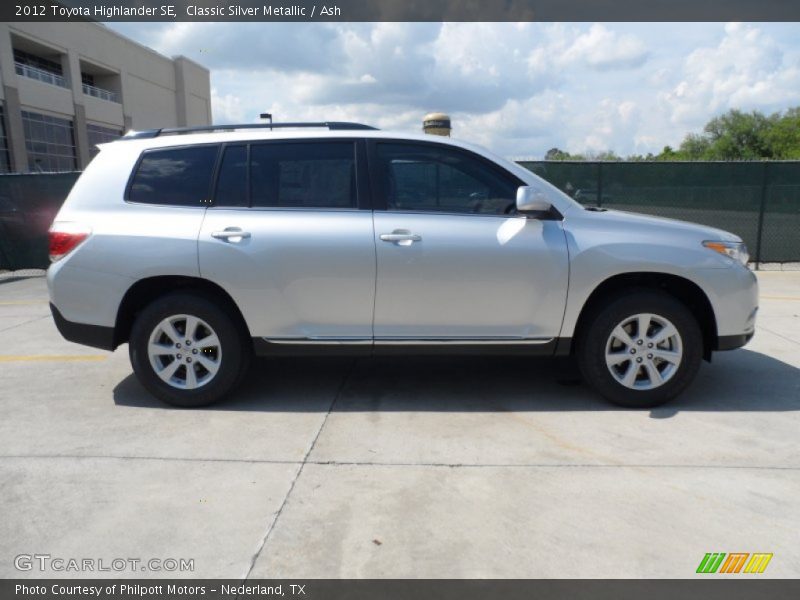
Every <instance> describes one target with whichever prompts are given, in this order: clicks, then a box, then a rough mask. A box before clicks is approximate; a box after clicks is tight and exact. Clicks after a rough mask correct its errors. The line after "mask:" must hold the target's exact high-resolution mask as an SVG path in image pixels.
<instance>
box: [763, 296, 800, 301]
mask: <svg viewBox="0 0 800 600" xmlns="http://www.w3.org/2000/svg"><path fill="white" fill-rule="evenodd" d="M759 298H760V299H761V300H800V296H759Z"/></svg>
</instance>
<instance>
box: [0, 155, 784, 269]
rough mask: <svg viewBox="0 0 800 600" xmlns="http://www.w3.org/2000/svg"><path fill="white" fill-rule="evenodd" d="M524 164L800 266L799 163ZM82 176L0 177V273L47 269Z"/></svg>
mask: <svg viewBox="0 0 800 600" xmlns="http://www.w3.org/2000/svg"><path fill="white" fill-rule="evenodd" d="M521 164H522V166H524V167H526V168H528V169H530V170H531V171H533V172H534V173H536V174H537V175H540V176H542V177H544V178H545V179H547V180H548V181H550V182H551V183H553V184H554V185H556V186H557V187H559V188H560V189H562V190H563V191H564V192H566V193H567V194H569V195H570V196H571V197H572V198H575V199H576V200H578V201H579V202H581V203H582V204H587V205H600V206H605V207H607V208H616V209H620V210H630V211H634V212H641V213H647V214H651V215H659V216H664V217H672V218H675V219H683V220H686V221H694V222H695V223H702V224H704V225H711V226H713V227H719V228H720V229H725V230H727V231H731V232H733V233H735V234H737V235H740V236H741V237H742V239H744V241H745V242H746V243H747V245H748V247H749V249H750V253H751V256H752V259H753V260H755V261H757V262H794V261H800V162H711V163H697V162H636V163H628V162H544V161H542V162H522V163H521ZM78 175H79V173H46V174H32V175H0V270H14V269H28V268H46V267H47V265H48V259H47V229H48V227H49V225H50V222H51V221H52V219H53V217H54V216H55V214H56V212H57V211H58V209H59V207H60V206H61V204H62V202H63V201H64V198H66V197H67V194H68V193H69V190H70V188H71V187H72V185H73V184H74V183H75V180H76V179H77V178H78Z"/></svg>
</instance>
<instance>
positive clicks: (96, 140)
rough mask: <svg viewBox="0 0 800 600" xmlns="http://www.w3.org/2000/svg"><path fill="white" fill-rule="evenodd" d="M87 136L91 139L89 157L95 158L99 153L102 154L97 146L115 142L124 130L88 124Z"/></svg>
mask: <svg viewBox="0 0 800 600" xmlns="http://www.w3.org/2000/svg"><path fill="white" fill-rule="evenodd" d="M86 134H87V135H88V137H89V156H91V157H95V156H96V155H97V153H98V152H100V149H99V148H98V147H97V144H105V143H107V142H113V141H114V140H116V139H118V138H119V137H120V136H121V135H122V130H120V129H114V128H113V127H104V126H102V125H95V124H93V123H87V125H86Z"/></svg>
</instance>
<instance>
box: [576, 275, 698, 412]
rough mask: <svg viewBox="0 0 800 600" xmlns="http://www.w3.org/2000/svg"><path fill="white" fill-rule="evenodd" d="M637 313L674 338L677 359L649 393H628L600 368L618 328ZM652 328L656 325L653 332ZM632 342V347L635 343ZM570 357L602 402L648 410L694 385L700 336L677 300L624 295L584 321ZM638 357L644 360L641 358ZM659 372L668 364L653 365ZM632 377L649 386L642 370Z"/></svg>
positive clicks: (645, 293) (633, 293)
mask: <svg viewBox="0 0 800 600" xmlns="http://www.w3.org/2000/svg"><path fill="white" fill-rule="evenodd" d="M643 313H649V314H652V315H656V316H657V317H659V318H662V319H666V320H667V321H669V322H670V323H671V324H672V325H674V326H675V329H677V331H678V334H679V336H680V342H681V347H682V351H683V356H682V357H681V359H680V362H679V364H678V366H677V368H675V369H674V370H673V371H672V373H671V376H670V377H669V378H667V380H666V381H665V382H664V383H662V384H661V385H660V386H658V387H654V388H652V389H632V388H630V387H626V386H625V385H623V383H621V382H620V381H618V380H617V379H616V378H615V377H614V375H613V374H612V372H611V368H610V367H609V366H607V365H606V347H607V344H608V343H609V338H610V337H611V335H612V332H613V331H614V329H615V328H616V326H617V325H618V324H620V323H622V322H624V321H625V319H627V318H630V317H632V316H633V315H638V314H643ZM657 326H658V324H657V323H656V325H654V327H657ZM637 336H638V334H637ZM636 343H637V344H638V341H637V342H636ZM644 348H645V349H644V350H642V349H641V347H639V346H637V347H636V349H637V352H645V353H646V352H647V350H646V348H647V344H644ZM656 350H658V348H656ZM576 354H577V359H578V366H579V368H580V370H581V374H582V375H583V377H584V379H585V380H586V382H587V383H588V384H589V385H590V386H591V387H592V388H594V389H595V390H596V391H598V392H599V393H600V394H601V395H602V396H603V397H605V398H606V399H608V400H610V401H611V402H613V403H614V404H618V405H620V406H625V407H628V408H652V407H654V406H659V405H661V404H664V403H665V402H667V401H669V400H671V399H672V398H674V397H675V396H677V395H678V394H680V393H681V392H682V391H683V390H685V389H686V387H687V386H688V385H689V384H690V383H691V382H692V381H693V380H694V378H695V376H696V375H697V372H698V370H699V369H700V362H701V361H702V358H703V335H702V332H701V331H700V327H699V326H698V324H697V320H696V319H695V318H694V316H693V315H692V313H691V312H690V311H689V309H688V308H687V307H686V306H685V305H684V304H682V303H681V302H680V301H679V300H677V299H675V298H674V297H672V296H670V295H669V294H666V293H663V292H658V291H653V290H647V289H635V290H628V291H626V292H625V293H624V294H622V295H618V296H615V297H613V298H610V299H609V301H608V302H607V304H605V305H604V306H603V307H602V308H599V309H598V310H596V311H595V312H594V313H593V314H592V315H590V316H589V321H588V323H587V324H586V326H585V327H584V328H583V331H582V332H580V334H579V336H578V340H577V348H576ZM620 356H622V354H620ZM645 356H648V355H645ZM642 358H643V359H645V358H644V356H643V357H642ZM631 360H633V358H631ZM645 360H646V359H645ZM655 360H656V361H658V360H659V359H655ZM631 366H635V363H633V362H630V363H628V362H625V363H623V364H622V365H621V366H617V367H615V368H617V369H620V371H621V372H622V374H624V373H627V369H629V368H631ZM659 367H660V368H661V369H663V368H665V367H668V365H667V364H663V363H660V362H659ZM638 373H639V375H637V381H638V380H639V379H642V380H644V381H642V382H641V384H643V385H647V383H648V382H649V381H652V380H651V379H650V377H649V372H648V371H647V369H643V370H642V371H638ZM622 374H621V375H620V377H622ZM653 380H655V378H653Z"/></svg>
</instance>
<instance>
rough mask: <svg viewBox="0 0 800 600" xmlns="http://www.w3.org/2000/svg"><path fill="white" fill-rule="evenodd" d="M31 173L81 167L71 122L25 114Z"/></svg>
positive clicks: (23, 124) (26, 141) (25, 112)
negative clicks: (76, 152)
mask: <svg viewBox="0 0 800 600" xmlns="http://www.w3.org/2000/svg"><path fill="white" fill-rule="evenodd" d="M22 126H23V129H24V131H25V148H26V149H27V151H28V170H29V171H33V172H48V171H74V170H76V169H77V168H78V161H77V158H76V154H75V135H74V131H73V128H72V121H69V120H67V119H60V118H58V117H51V116H49V115H40V114H38V113H33V112H28V111H25V110H23V111H22Z"/></svg>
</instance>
